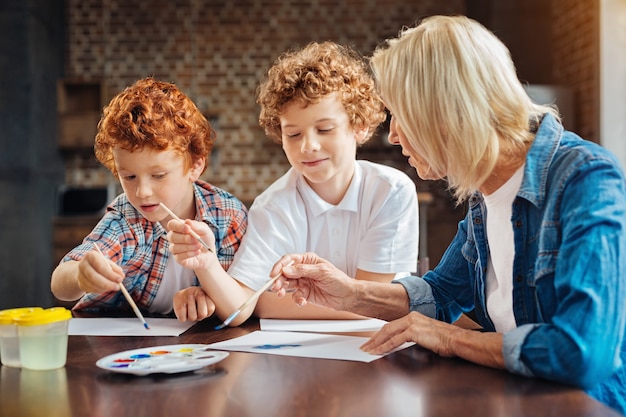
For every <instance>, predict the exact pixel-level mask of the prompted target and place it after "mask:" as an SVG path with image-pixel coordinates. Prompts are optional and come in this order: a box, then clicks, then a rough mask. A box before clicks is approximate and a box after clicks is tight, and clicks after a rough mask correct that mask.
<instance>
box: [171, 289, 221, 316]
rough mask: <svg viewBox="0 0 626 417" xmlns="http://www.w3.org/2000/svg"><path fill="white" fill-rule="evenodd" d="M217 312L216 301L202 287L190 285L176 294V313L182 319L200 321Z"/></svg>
mask: <svg viewBox="0 0 626 417" xmlns="http://www.w3.org/2000/svg"><path fill="white" fill-rule="evenodd" d="M214 312H215V303H214V302H213V300H211V299H210V298H209V296H208V295H207V294H206V293H205V292H204V290H203V289H202V288H201V287H189V288H185V289H183V290H180V291H178V292H177V293H176V294H174V313H176V317H178V320H180V321H187V320H189V321H200V320H203V319H205V318H207V317H210V316H212V315H213V313H214Z"/></svg>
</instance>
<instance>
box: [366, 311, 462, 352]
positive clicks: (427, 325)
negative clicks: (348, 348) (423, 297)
mask: <svg viewBox="0 0 626 417" xmlns="http://www.w3.org/2000/svg"><path fill="white" fill-rule="evenodd" d="M457 331H462V330H461V329H460V328H459V327H457V326H454V325H452V324H448V323H444V322H442V321H439V320H435V319H431V318H430V317H426V316H424V315H423V314H420V313H417V312H411V313H409V314H407V315H406V316H404V317H402V318H400V319H397V320H394V321H391V322H389V323H387V324H385V325H384V326H383V327H382V328H381V329H380V331H379V332H378V333H376V334H375V335H374V336H373V337H372V338H371V339H370V340H368V341H367V342H365V343H364V344H363V345H362V346H361V349H362V350H363V351H365V352H368V353H372V354H375V355H382V354H385V353H388V352H391V351H392V350H394V349H396V348H397V347H399V346H401V345H402V344H403V343H405V342H414V343H415V344H417V345H419V346H422V347H424V348H426V349H429V350H432V351H433V352H435V353H437V354H439V355H441V356H443V357H452V356H455V354H454V353H453V346H452V335H453V334H454V333H455V332H457Z"/></svg>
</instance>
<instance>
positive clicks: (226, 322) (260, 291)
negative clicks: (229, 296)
mask: <svg viewBox="0 0 626 417" xmlns="http://www.w3.org/2000/svg"><path fill="white" fill-rule="evenodd" d="M292 264H293V261H290V262H289V263H287V265H285V266H283V268H286V267H288V266H290V265H292ZM281 275H282V268H281V272H279V273H278V274H276V275H274V276H273V277H271V278H270V279H269V281H267V282H266V283H265V284H263V286H262V287H261V288H259V289H258V290H257V291H256V292H255V293H254V294H252V295H251V296H250V297H249V298H248V299H247V300H246V301H244V302H243V304H241V306H239V308H238V309H237V310H235V312H234V313H233V314H231V315H230V316H228V317H227V318H226V320H224V322H223V323H222V324H220V325H219V326H217V327H216V328H215V329H216V330H219V329H222V328H224V327H226V326H228V325H229V324H230V322H231V321H233V320H234V319H235V317H237V316H238V315H239V314H240V313H241V312H242V311H243V310H245V308H246V307H248V306H249V305H250V304H252V303H253V302H254V301H256V299H257V298H259V297H260V296H261V294H263V293H264V292H265V291H267V289H268V288H269V287H271V286H272V285H273V284H274V283H275V282H276V280H277V279H278V278H280V276H281Z"/></svg>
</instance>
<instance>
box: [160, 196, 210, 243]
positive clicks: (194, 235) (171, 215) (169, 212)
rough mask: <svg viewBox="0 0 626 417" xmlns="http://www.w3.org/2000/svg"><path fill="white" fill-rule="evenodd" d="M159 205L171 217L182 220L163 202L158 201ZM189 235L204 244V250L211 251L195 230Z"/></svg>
mask: <svg viewBox="0 0 626 417" xmlns="http://www.w3.org/2000/svg"><path fill="white" fill-rule="evenodd" d="M159 205H160V206H161V207H163V210H165V211H167V214H169V215H170V217H172V218H173V219H176V220H178V221H180V222H182V221H183V220H182V219H181V218H180V217H178V216H177V215H176V214H175V213H174V212H173V211H172V210H170V209H169V208H168V207H167V206H166V205H165V204H163V203H159ZM190 234H191V236H193V237H194V238H195V239H196V240H197V241H198V242H200V244H202V246H204V248H205V249H206V250H208V251H209V252H213V249H211V247H210V246H209V244H208V243H206V242H205V241H204V240H202V238H201V237H200V236H198V234H197V233H196V232H194V231H193V230H191V231H190Z"/></svg>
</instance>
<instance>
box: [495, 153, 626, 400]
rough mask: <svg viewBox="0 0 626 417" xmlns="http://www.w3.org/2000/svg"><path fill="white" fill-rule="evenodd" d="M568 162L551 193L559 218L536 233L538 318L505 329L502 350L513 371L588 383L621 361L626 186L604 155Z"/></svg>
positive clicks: (598, 379) (601, 378) (605, 375)
mask: <svg viewBox="0 0 626 417" xmlns="http://www.w3.org/2000/svg"><path fill="white" fill-rule="evenodd" d="M566 162H568V163H567V164H565V163H564V164H563V168H562V169H563V170H564V174H563V175H562V176H561V178H560V180H561V182H560V183H557V184H555V185H553V186H552V188H551V190H550V191H549V192H551V193H555V194H550V195H548V198H549V202H548V203H547V204H551V203H554V202H558V211H555V212H556V213H558V218H557V220H558V221H555V222H544V223H543V224H542V231H541V234H540V235H539V237H538V239H539V240H540V242H541V245H540V249H539V251H538V253H537V257H536V260H535V261H534V266H535V269H534V273H533V276H532V277H531V278H532V285H533V286H534V297H535V303H536V306H535V309H536V310H535V312H536V314H537V315H538V317H537V318H538V320H537V323H536V324H532V323H529V322H528V321H526V324H525V325H524V324H523V323H521V325H520V326H519V328H517V329H515V330H513V331H511V332H510V333H508V334H506V335H505V336H504V347H503V354H504V357H505V363H506V366H507V368H508V369H510V370H511V371H512V372H516V373H520V374H523V375H534V376H537V377H541V378H546V379H549V380H553V381H558V382H562V383H567V384H573V385H576V386H579V387H581V388H584V389H587V388H590V387H593V386H595V385H596V384H598V383H600V382H602V381H605V380H607V379H608V378H609V377H610V376H611V375H612V374H613V373H614V372H615V370H616V369H617V368H618V367H619V366H621V359H620V356H619V355H620V349H621V346H622V344H623V343H624V328H625V325H626V314H625V307H624V306H625V305H626V304H624V299H626V280H624V276H625V274H626V261H625V258H626V257H624V253H626V237H625V236H626V198H625V196H626V192H625V190H624V184H625V183H624V177H623V176H622V175H621V172H620V170H618V169H615V165H614V164H612V163H611V162H609V163H607V161H606V160H604V159H603V158H602V157H600V156H596V157H595V158H594V159H592V160H589V159H587V160H585V161H584V165H583V166H577V164H578V161H574V162H571V161H566ZM581 164H582V163H581ZM557 179H559V178H557ZM555 182H556V181H555ZM556 193H558V194H556ZM550 197H552V198H550ZM581 201H582V202H584V203H582V204H581Z"/></svg>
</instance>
